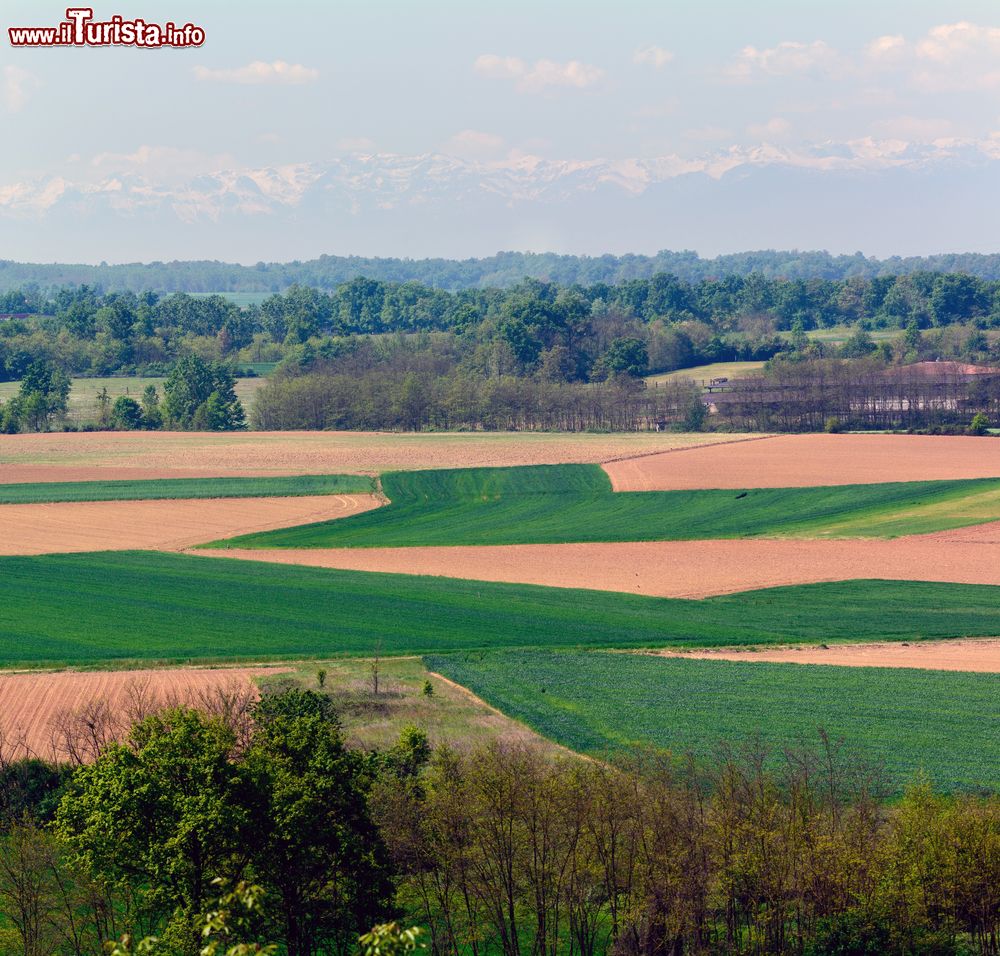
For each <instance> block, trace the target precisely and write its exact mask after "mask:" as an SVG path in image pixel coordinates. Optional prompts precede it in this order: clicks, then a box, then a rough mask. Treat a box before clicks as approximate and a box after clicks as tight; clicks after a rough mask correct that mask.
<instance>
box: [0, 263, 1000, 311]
mask: <svg viewBox="0 0 1000 956" xmlns="http://www.w3.org/2000/svg"><path fill="white" fill-rule="evenodd" d="M661 272H667V273H672V274H674V275H677V276H679V277H680V278H682V279H684V280H685V281H687V282H698V281H701V280H705V279H717V278H722V277H725V276H729V275H737V276H745V275H749V274H751V273H755V272H756V273H760V274H762V275H765V276H767V277H768V278H772V279H831V280H842V279H848V278H868V279H870V278H876V277H881V276H886V275H890V276H891V275H910V274H913V273H915V272H965V273H968V274H969V275H974V276H978V277H979V278H982V279H998V278H1000V256H998V255H996V254H993V255H988V254H981V253H950V254H942V255H934V256H910V257H905V258H904V257H900V256H893V257H891V258H888V259H876V258H874V257H871V258H869V257H866V256H864V255H862V254H861V253H860V252H856V253H854V254H853V255H837V256H835V255H831V254H830V253H828V252H822V251H814V252H801V251H797V250H796V251H789V252H782V251H776V250H773V249H767V250H759V251H754V252H738V253H732V254H729V255H722V256H717V257H716V258H713V259H706V258H702V257H701V256H699V255H698V254H697V253H696V252H691V251H677V252H672V251H669V250H663V251H661V252H658V253H656V254H655V255H651V256H646V255H632V254H629V255H623V256H612V255H604V256H569V255H557V254H555V253H551V252H543V253H533V252H501V253H498V254H497V255H495V256H488V257H486V258H483V259H464V260H462V261H457V260H453V259H391V258H367V257H363V256H320V257H319V258H318V259H312V260H309V261H306V262H298V261H296V262H285V263H281V262H258V263H257V264H256V265H253V266H240V265H235V264H232V263H226V262H209V261H200V262H150V263H129V264H126V265H108V264H107V263H101V264H100V265H97V266H88V265H68V264H49V265H41V264H32V263H22V262H11V261H0V290H2V291H3V292H7V291H9V290H16V289H18V287H24V286H26V285H29V284H38V285H41V286H43V287H53V286H63V285H84V284H87V285H100V286H102V287H103V288H105V289H109V290H114V291H119V292H124V291H132V292H141V291H142V290H144V289H163V290H170V291H175V292H200V293H207V292H217V291H227V292H280V291H282V290H284V289H286V288H288V286H290V285H294V284H296V283H297V284H299V285H308V286H314V287H316V288H319V289H333V288H336V287H337V286H338V285H340V284H341V283H343V282H347V281H349V280H351V279H355V278H357V277H358V276H368V277H371V278H373V279H379V280H380V281H383V282H421V283H424V284H425V285H432V286H437V287H438V288H442V289H449V290H452V291H457V290H459V289H469V288H507V287H509V286H512V285H516V284H517V283H518V282H520V281H521V280H522V279H524V278H525V277H529V278H535V279H545V280H548V281H551V282H558V283H560V284H561V285H593V284H594V283H597V282H606V283H608V284H613V285H617V284H618V283H621V282H626V281H628V280H630V279H649V278H652V277H653V276H654V275H657V274H658V273H661ZM6 304H7V303H5V301H4V299H3V297H2V296H0V312H19V311H23V310H21V309H17V308H8V307H5V305H6Z"/></svg>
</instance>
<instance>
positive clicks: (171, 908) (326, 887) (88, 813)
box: [55, 691, 394, 956]
mask: <svg viewBox="0 0 1000 956" xmlns="http://www.w3.org/2000/svg"><path fill="white" fill-rule="evenodd" d="M377 770H378V765H377V763H376V762H374V761H373V760H372V759H371V758H370V757H368V756H367V755H364V754H360V753H357V752H353V751H349V750H348V749H347V748H346V747H345V746H344V743H343V740H342V738H341V735H340V730H339V727H338V725H337V723H336V720H335V718H334V717H333V715H332V713H331V712H330V707H329V701H328V700H327V699H326V698H325V697H321V696H320V695H317V694H313V693H311V692H296V691H290V692H286V693H283V694H278V695H274V696H273V697H265V698H264V700H263V701H262V702H261V704H260V705H259V707H258V711H257V714H256V718H255V723H254V728H253V731H252V733H251V735H250V739H249V741H248V742H247V743H245V744H244V745H242V746H241V745H240V743H239V742H238V736H237V734H236V733H235V732H234V731H233V729H231V728H230V727H227V726H226V725H225V724H224V723H223V722H222V720H221V719H219V718H215V717H209V716H206V715H205V714H202V713H199V712H197V711H193V710H186V709H172V710H167V711H165V712H163V713H160V714H156V715H154V716H151V717H148V718H146V719H145V720H144V721H142V722H141V723H139V724H137V725H136V726H135V727H134V728H133V730H132V732H131V735H130V737H129V739H128V742H127V743H126V744H115V745H112V746H110V747H108V748H107V749H106V750H105V751H104V752H103V753H102V754H101V755H100V756H99V757H98V759H97V760H96V761H95V762H94V763H93V764H92V765H91V766H88V767H82V768H80V769H79V770H78V771H77V772H76V774H75V775H74V778H73V780H72V782H71V784H70V787H69V789H68V791H67V793H66V795H65V796H64V798H63V800H62V802H61V803H60V806H59V809H58V812H57V815H56V824H55V827H56V833H57V835H58V836H59V838H60V839H61V840H62V842H63V843H64V845H65V846H66V847H67V848H68V850H69V854H70V861H71V863H72V864H73V865H74V866H76V867H78V868H79V869H81V870H83V871H85V872H86V873H88V874H89V875H90V877H91V878H92V879H93V880H94V881H96V882H98V883H100V884H101V885H104V886H106V887H108V889H109V891H110V892H111V894H112V895H113V896H114V898H115V900H116V906H117V907H118V909H119V911H120V912H121V913H122V919H121V924H122V925H124V926H125V927H127V928H128V930H129V932H130V933H131V935H132V936H133V937H135V938H139V937H141V936H145V935H149V934H154V933H155V935H156V936H157V937H158V945H160V946H161V947H162V951H163V952H164V953H171V954H177V956H195V954H199V953H201V952H203V949H202V945H203V944H202V938H201V933H202V931H203V923H202V918H201V914H203V913H204V912H205V911H206V909H207V908H208V905H209V903H210V901H211V898H212V896H213V895H214V893H215V891H216V890H215V888H216V886H217V884H216V883H215V881H217V880H220V879H221V880H225V881H227V882H228V883H230V884H235V885H239V883H240V881H243V880H249V881H252V883H253V884H254V885H255V886H260V887H261V888H262V890H263V891H264V892H265V893H266V899H267V900H268V901H269V904H268V905H266V906H264V907H258V906H256V904H255V907H254V908H253V909H254V920H253V923H254V926H255V927H256V929H257V931H258V932H259V938H261V939H268V940H275V941H276V942H277V943H278V944H279V945H280V946H281V951H282V952H283V953H287V954H288V956H314V954H319V953H331V952H337V953H347V952H349V951H350V950H351V948H352V947H353V944H354V941H355V940H356V938H357V934H358V932H359V931H360V930H361V929H362V928H364V927H367V926H371V925H372V924H373V923H375V922H377V921H378V920H379V919H381V918H385V917H387V916H389V915H391V914H392V908H391V904H392V898H393V889H394V887H393V883H392V872H391V870H390V868H389V864H388V858H387V853H386V850H385V848H384V846H383V843H382V840H381V837H380V835H379V833H378V831H377V829H376V827H375V825H374V823H373V822H372V820H371V817H370V814H369V810H368V792H369V790H370V788H371V785H372V781H373V774H374V773H375V772H377ZM272 901H273V902H272ZM230 902H232V900H231V901H230ZM143 951H144V950H137V952H143ZM148 951H150V952H153V951H156V952H159V950H148ZM222 951H223V950H219V952H222ZM126 952H127V950H126ZM246 952H256V950H246Z"/></svg>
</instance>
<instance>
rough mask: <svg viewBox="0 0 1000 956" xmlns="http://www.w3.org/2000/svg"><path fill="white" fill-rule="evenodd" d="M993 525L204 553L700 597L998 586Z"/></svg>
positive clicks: (998, 533)
mask: <svg viewBox="0 0 1000 956" xmlns="http://www.w3.org/2000/svg"><path fill="white" fill-rule="evenodd" d="M998 541H1000V523H994V524H989V525H981V526H978V527H975V528H965V529H959V530H956V531H946V532H941V533H939V534H929V535H915V536H912V537H908V538H895V539H891V540H874V539H872V540H864V541H851V540H802V539H795V540H788V539H784V540H782V539H761V538H751V539H741V540H721V541H648V542H631V543H629V542H626V543H620V544H519V545H499V546H491V547H432V548H356V549H352V548H333V549H315V550H312V549H309V550H307V549H289V550H277V549H273V550H246V551H240V550H224V551H223V550H220V551H211V552H208V551H204V552H198V553H199V554H208V555H211V556H213V557H228V558H245V559H250V560H258V561H275V562H279V563H282V564H302V565H310V566H312V567H324V568H342V569H349V570H356V571H387V572H394V573H399V574H428V575H439V576H443V577H452V578H466V579H470V580H476V581H507V582H512V583H521V584H541V585H546V586H548V587H563V588H588V589H592V590H598V591H622V592H626V593H629V594H645V595H649V596H655V597H681V598H701V597H709V596H711V595H715V594H729V593H733V592H737V591H751V590H756V589H758V588H769V587H779V586H782V585H790V584H812V583H817V582H820V581H846V580H851V579H855V578H882V579H887V580H898V581H942V582H954V583H964V584H994V585H1000V560H998V547H997V542H998Z"/></svg>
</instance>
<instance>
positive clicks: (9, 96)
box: [3, 66, 38, 113]
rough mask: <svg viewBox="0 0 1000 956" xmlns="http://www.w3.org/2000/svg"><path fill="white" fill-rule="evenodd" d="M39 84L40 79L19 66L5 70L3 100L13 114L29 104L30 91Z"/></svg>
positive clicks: (8, 67)
mask: <svg viewBox="0 0 1000 956" xmlns="http://www.w3.org/2000/svg"><path fill="white" fill-rule="evenodd" d="M37 83H38V78H37V77H36V76H35V75H34V74H33V73H29V72H28V71H27V70H22V69H21V68H20V67H19V66H5V67H4V68H3V100H4V105H6V107H7V109H8V110H10V112H11V113H16V112H17V111H18V110H20V109H22V108H23V107H24V104H25V103H27V102H28V91H29V89H30V88H31V87H32V86H34V85H35V84H37Z"/></svg>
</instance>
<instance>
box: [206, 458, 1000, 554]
mask: <svg viewBox="0 0 1000 956" xmlns="http://www.w3.org/2000/svg"><path fill="white" fill-rule="evenodd" d="M382 490H383V492H384V493H385V494H386V495H387V496H388V498H389V501H390V503H389V505H388V506H387V507H385V508H381V509H379V510H378V511H375V512H371V513H369V514H367V515H363V516H359V517H356V518H353V519H351V520H349V521H338V522H335V523H332V524H327V525H322V524H316V525H311V526H305V527H296V528H287V529H283V530H281V531H277V532H272V533H268V534H260V535H253V536H244V537H241V538H236V539H233V540H228V541H222V542H216V543H215V544H214V545H213V546H214V547H238V548H332V547H355V548H365V547H375V546H379V547H420V546H444V545H501V544H560V543H570V542H587V541H599V542H613V541H666V540H689V541H693V540H705V539H710V538H747V537H757V536H799V537H894V536H897V535H903V534H920V533H926V532H932V531H939V530H944V529H948V528H955V527H961V526H963V525H970V524H979V523H982V522H985V521H993V520H997V519H1000V479H985V480H979V481H936V482H933V481H925V482H902V483H892V484H889V483H886V484H874V485H841V486H833V487H819V488H777V489H771V488H763V489H758V488H750V489H745V490H742V491H739V492H735V491H730V490H710V491H661V492H613V491H612V489H611V483H610V481H609V480H608V477H607V475H606V474H605V473H604V472H603V471H602V470H601V468H600V467H598V466H597V465H541V466H536V467H527V468H494V469H490V468H481V469H471V468H470V469H457V470H437V471H422V472H421V471H416V472H390V473H388V474H386V475H383V476H382Z"/></svg>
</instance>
